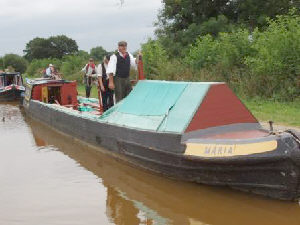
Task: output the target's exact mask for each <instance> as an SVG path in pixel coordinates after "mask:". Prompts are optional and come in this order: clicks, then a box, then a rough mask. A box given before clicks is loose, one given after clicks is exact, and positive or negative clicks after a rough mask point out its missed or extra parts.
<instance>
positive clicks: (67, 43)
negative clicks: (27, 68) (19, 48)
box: [24, 35, 78, 61]
mask: <svg viewBox="0 0 300 225" xmlns="http://www.w3.org/2000/svg"><path fill="white" fill-rule="evenodd" d="M76 52H78V46H77V43H76V41H75V40H73V39H71V38H68V37H67V36H65V35H58V36H53V37H50V38H39V37H37V38H34V39H33V40H31V41H29V42H28V43H27V44H26V49H25V50H24V53H25V58H26V59H28V60H29V61H31V60H33V59H45V58H62V57H63V56H65V55H69V54H73V53H76Z"/></svg>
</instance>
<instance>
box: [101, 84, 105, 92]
mask: <svg viewBox="0 0 300 225" xmlns="http://www.w3.org/2000/svg"><path fill="white" fill-rule="evenodd" d="M100 89H101V91H103V92H104V91H105V88H104V86H103V84H101V85H100Z"/></svg>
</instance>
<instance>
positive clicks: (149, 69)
mask: <svg viewBox="0 0 300 225" xmlns="http://www.w3.org/2000/svg"><path fill="white" fill-rule="evenodd" d="M142 51H143V62H144V70H145V74H146V76H147V78H148V79H149V78H150V79H153V78H156V77H157V76H158V75H159V73H160V69H161V68H162V67H164V65H165V64H166V62H167V61H168V56H167V52H166V51H165V50H164V49H163V47H162V45H161V44H160V42H159V41H155V40H152V39H149V40H148V42H147V43H145V44H143V45H142Z"/></svg>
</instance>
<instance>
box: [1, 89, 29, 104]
mask: <svg viewBox="0 0 300 225" xmlns="http://www.w3.org/2000/svg"><path fill="white" fill-rule="evenodd" d="M22 92H24V91H21V90H17V89H10V90H5V91H2V92H0V101H15V100H18V99H20V98H21V93H22Z"/></svg>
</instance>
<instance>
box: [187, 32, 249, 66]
mask: <svg viewBox="0 0 300 225" xmlns="http://www.w3.org/2000/svg"><path fill="white" fill-rule="evenodd" d="M249 35H250V34H249V32H248V31H247V30H238V31H236V32H232V33H220V34H219V36H218V38H217V39H215V38H213V37H212V36H211V35H209V34H208V35H205V36H199V37H198V39H197V40H196V43H195V44H194V45H191V46H190V49H189V52H188V54H187V55H186V57H185V62H186V63H187V64H188V65H190V66H191V67H192V68H194V69H202V68H207V67H212V66H215V65H217V64H219V66H220V67H222V68H224V70H227V69H230V68H234V67H242V66H243V64H244V59H245V57H247V56H249V55H253V54H254V50H253V49H252V47H251V42H250V40H249Z"/></svg>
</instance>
